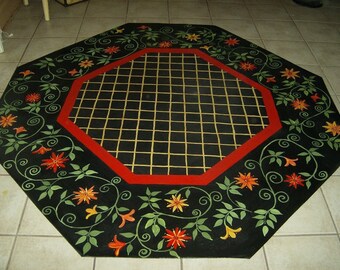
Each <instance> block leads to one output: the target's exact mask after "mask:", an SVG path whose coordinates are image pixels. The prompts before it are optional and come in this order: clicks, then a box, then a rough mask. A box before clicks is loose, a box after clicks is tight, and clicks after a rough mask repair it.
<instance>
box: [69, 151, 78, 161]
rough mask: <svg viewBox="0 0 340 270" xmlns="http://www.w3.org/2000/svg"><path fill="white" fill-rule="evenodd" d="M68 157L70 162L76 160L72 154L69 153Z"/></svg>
mask: <svg viewBox="0 0 340 270" xmlns="http://www.w3.org/2000/svg"><path fill="white" fill-rule="evenodd" d="M68 157H69V158H70V160H74V159H75V158H76V155H75V154H74V153H72V152H71V153H69V154H68Z"/></svg>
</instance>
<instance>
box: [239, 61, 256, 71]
mask: <svg viewBox="0 0 340 270" xmlns="http://www.w3.org/2000/svg"><path fill="white" fill-rule="evenodd" d="M240 68H241V69H243V70H244V71H252V70H254V69H256V66H255V65H254V64H252V63H249V62H241V63H240Z"/></svg>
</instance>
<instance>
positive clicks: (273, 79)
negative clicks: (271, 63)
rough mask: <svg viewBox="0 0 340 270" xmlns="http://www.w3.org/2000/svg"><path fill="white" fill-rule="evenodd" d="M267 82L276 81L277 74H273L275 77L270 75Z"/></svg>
mask: <svg viewBox="0 0 340 270" xmlns="http://www.w3.org/2000/svg"><path fill="white" fill-rule="evenodd" d="M266 82H267V83H270V82H273V83H276V79H275V76H273V77H268V78H267V80H266Z"/></svg>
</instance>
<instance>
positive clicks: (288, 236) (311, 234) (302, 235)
mask: <svg viewBox="0 0 340 270" xmlns="http://www.w3.org/2000/svg"><path fill="white" fill-rule="evenodd" d="M330 236H338V233H337V231H336V232H327V233H315V234H314V233H299V234H275V235H273V236H272V238H273V239H275V238H294V237H296V238H301V237H330Z"/></svg>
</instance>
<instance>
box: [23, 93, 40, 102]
mask: <svg viewBox="0 0 340 270" xmlns="http://www.w3.org/2000/svg"><path fill="white" fill-rule="evenodd" d="M40 99H41V95H40V94H39V93H31V94H27V95H26V97H25V100H26V102H27V103H36V102H38V101H39V100H40Z"/></svg>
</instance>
